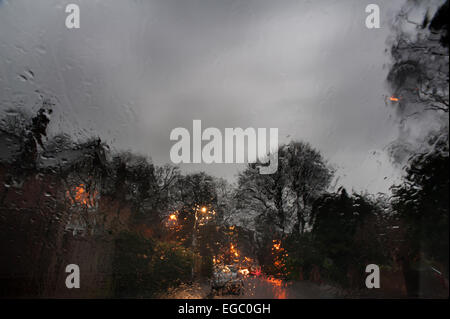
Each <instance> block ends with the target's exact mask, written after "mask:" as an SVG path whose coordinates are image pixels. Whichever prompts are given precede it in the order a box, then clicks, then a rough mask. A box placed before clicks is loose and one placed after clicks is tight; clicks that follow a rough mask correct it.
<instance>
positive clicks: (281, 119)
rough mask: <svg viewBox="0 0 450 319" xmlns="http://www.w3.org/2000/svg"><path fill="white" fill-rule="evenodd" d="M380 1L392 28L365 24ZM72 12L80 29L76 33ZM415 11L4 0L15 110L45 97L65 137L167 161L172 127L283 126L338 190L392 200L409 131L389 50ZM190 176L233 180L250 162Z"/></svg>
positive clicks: (3, 47) (0, 72)
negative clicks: (70, 7)
mask: <svg viewBox="0 0 450 319" xmlns="http://www.w3.org/2000/svg"><path fill="white" fill-rule="evenodd" d="M372 2H376V3H377V4H379V6H380V9H381V28H380V29H367V28H366V27H365V19H366V16H367V14H366V13H365V7H366V5H367V4H369V3H372ZM68 3H76V4H78V5H79V6H80V10H81V28H80V29H77V30H68V29H66V28H65V25H64V23H65V19H66V13H65V12H64V10H65V6H66V5H67V4H68ZM403 3H404V1H400V0H399V1H392V0H386V1H361V0H354V1H351V0H348V1H342V0H340V1H337V0H335V1H333V0H329V1H325V0H324V1H321V0H315V1H301V0H277V1H273V0H271V1H268V0H267V1H266V0H245V1H237V0H178V1H174V0H157V1H154V0H153V1H152V0H150V1H144V0H134V1H123V0H115V1H113V0H108V1H106V0H105V1H100V0H97V1H93V0H84V1H76V0H72V1H57V0H40V1H31V0H28V1H26V0H14V1H6V0H1V1H0V98H1V103H2V108H4V107H6V106H8V105H11V103H16V104H17V103H19V104H22V105H23V107H24V108H29V109H33V108H36V103H37V102H38V94H37V93H35V92H36V90H38V91H39V92H42V93H44V94H45V95H46V96H48V97H52V98H54V100H55V101H57V103H56V106H55V114H54V119H53V126H52V128H51V130H52V132H53V133H57V132H66V133H70V134H72V135H73V136H77V137H79V138H84V137H87V136H91V135H96V136H100V137H102V139H103V140H105V141H107V142H108V143H110V144H111V145H112V146H113V147H114V148H115V149H129V150H132V151H134V152H138V153H141V154H144V155H148V156H150V157H151V158H152V160H153V162H154V163H156V164H161V163H166V162H170V157H169V151H170V148H171V146H172V145H173V142H171V141H170V140H169V134H170V131H171V130H172V129H173V128H176V127H179V126H181V127H185V128H188V129H189V130H192V120H193V119H201V120H202V125H203V127H211V126H212V127H217V128H219V129H223V128H225V127H242V128H246V127H254V128H257V127H277V128H279V135H280V143H283V142H287V141H289V140H291V139H296V140H304V141H308V142H310V143H311V144H312V145H313V146H314V147H316V148H317V149H319V150H320V151H321V152H322V153H323V154H324V156H325V157H326V158H327V159H328V160H329V162H330V163H331V164H333V165H334V166H335V167H336V168H337V169H338V171H337V175H338V176H340V179H339V181H338V185H344V186H346V187H348V188H349V189H352V188H353V189H355V190H368V191H370V192H378V191H382V192H386V191H387V189H388V187H389V186H390V185H391V184H392V182H393V180H394V179H395V178H396V177H397V176H398V173H399V171H398V170H397V169H396V168H394V167H393V166H392V165H391V164H390V162H389V159H388V156H387V154H386V153H385V151H384V149H385V147H386V146H387V145H388V144H389V143H390V142H391V141H392V140H394V139H395V138H396V136H397V134H398V127H397V124H396V122H395V119H393V115H392V110H391V109H390V107H389V106H386V104H385V99H386V96H387V95H388V89H387V87H386V83H385V79H386V75H387V72H388V64H389V62H390V58H389V55H388V53H387V52H386V49H388V46H389V45H388V44H387V39H388V37H389V36H390V35H391V34H392V30H391V29H390V23H391V21H392V19H393V18H394V17H395V15H396V14H397V13H398V11H399V9H400V7H401V6H402V5H403ZM29 70H31V71H32V72H33V74H34V76H32V75H31V74H30V73H29V72H28V71H29ZM20 75H24V76H25V78H24V77H21V76H20ZM182 168H183V170H184V171H186V172H192V171H199V170H205V171H206V172H208V173H210V174H212V175H215V176H220V177H225V178H227V179H228V180H230V181H233V180H234V178H235V174H236V173H237V172H238V171H239V169H242V165H229V164H228V165H226V164H213V165H204V164H202V165H194V164H187V165H183V166H182ZM386 177H387V178H386Z"/></svg>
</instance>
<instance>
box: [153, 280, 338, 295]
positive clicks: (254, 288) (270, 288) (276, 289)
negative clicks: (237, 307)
mask: <svg viewBox="0 0 450 319" xmlns="http://www.w3.org/2000/svg"><path fill="white" fill-rule="evenodd" d="M210 293H211V289H210V286H209V284H208V283H206V282H204V283H194V284H192V285H181V286H180V287H177V288H175V289H172V290H170V291H168V292H167V293H166V294H164V295H163V296H161V298H169V299H171V298H176V299H203V298H214V299H239V298H245V299H257V298H260V299H288V298H289V299H330V298H336V297H337V296H336V294H335V292H334V290H333V288H332V287H330V286H326V285H318V284H315V283H312V282H308V281H296V282H285V281H283V280H281V279H275V278H270V277H263V276H260V277H253V276H251V277H247V278H245V279H244V289H243V291H242V293H241V295H223V296H217V295H215V296H212V295H211V294H210Z"/></svg>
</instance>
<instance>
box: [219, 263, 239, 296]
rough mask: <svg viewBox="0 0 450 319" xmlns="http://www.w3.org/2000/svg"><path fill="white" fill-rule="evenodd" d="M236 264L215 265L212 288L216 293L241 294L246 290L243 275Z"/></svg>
mask: <svg viewBox="0 0 450 319" xmlns="http://www.w3.org/2000/svg"><path fill="white" fill-rule="evenodd" d="M238 270H239V269H238V267H236V266H234V265H226V266H216V267H214V272H213V276H212V279H211V290H212V293H213V294H214V295H240V294H242V293H243V291H244V281H243V280H242V275H241V274H240V273H239V271H238Z"/></svg>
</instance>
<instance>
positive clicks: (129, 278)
mask: <svg viewBox="0 0 450 319" xmlns="http://www.w3.org/2000/svg"><path fill="white" fill-rule="evenodd" d="M191 265H192V253H191V251H190V250H189V249H186V248H183V247H181V246H179V245H178V244H175V243H163V242H158V241H153V240H148V239H145V238H142V237H140V236H138V235H136V234H133V233H128V232H126V233H122V234H120V235H119V237H118V239H117V240H116V252H115V256H114V262H113V274H114V276H113V277H114V287H115V289H114V291H115V296H116V297H122V298H123V297H125V298H132V297H144V298H150V297H155V296H156V295H157V294H158V293H160V292H162V291H164V290H166V289H167V288H169V287H173V286H177V285H179V284H180V283H182V282H185V281H187V280H189V279H190V276H191Z"/></svg>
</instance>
